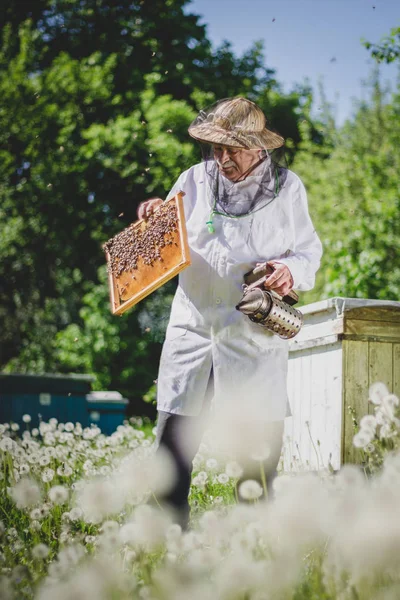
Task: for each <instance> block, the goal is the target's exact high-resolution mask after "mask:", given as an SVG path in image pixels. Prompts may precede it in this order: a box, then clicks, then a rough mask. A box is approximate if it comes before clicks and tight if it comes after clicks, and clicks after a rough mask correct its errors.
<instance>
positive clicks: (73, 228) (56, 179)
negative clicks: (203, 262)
mask: <svg viewBox="0 0 400 600" xmlns="http://www.w3.org/2000/svg"><path fill="white" fill-rule="evenodd" d="M186 4H187V2H186V0H168V2H165V1H164V0H154V1H152V2H143V1H138V0H120V1H119V2H118V3H116V4H115V3H114V4H113V3H111V4H110V3H109V2H106V1H105V0H80V1H78V0H33V1H32V2H30V3H22V4H21V3H18V2H15V1H14V0H6V2H5V3H3V4H2V6H1V8H0V24H1V26H2V27H1V43H0V182H1V183H0V219H1V222H2V238H1V244H0V281H1V284H0V319H1V324H0V325H1V326H0V365H1V367H2V368H3V369H5V370H7V371H16V370H18V371H22V372H27V371H32V372H44V371H60V372H65V371H69V370H74V371H78V372H83V371H89V372H90V373H92V374H94V375H95V376H96V385H97V387H105V386H107V387H108V386H112V387H116V388H117V389H119V390H120V391H122V392H123V393H124V394H125V393H126V394H128V392H130V394H129V397H132V396H133V397H135V396H136V397H140V396H141V395H143V393H144V392H145V391H146V390H147V389H148V388H149V386H150V385H151V382H152V381H153V380H154V379H155V377H156V373H157V363H158V355H159V351H160V342H161V341H162V332H163V330H164V329H165V322H166V319H167V318H168V309H169V303H170V296H171V293H172V291H173V287H171V285H170V286H168V287H166V288H165V289H162V290H160V292H159V293H158V295H157V296H155V298H157V299H158V300H157V301H156V300H153V298H149V300H147V301H144V302H143V303H141V306H140V310H137V311H132V312H131V313H130V314H129V315H127V316H124V317H122V318H117V317H113V316H111V314H110V313H109V308H108V299H107V296H108V292H107V284H106V281H105V279H104V277H103V276H100V277H99V275H98V273H99V268H100V267H101V265H103V264H104V253H103V251H102V248H101V245H102V244H103V243H104V242H105V241H106V240H107V239H109V238H110V237H111V236H113V235H114V234H115V233H117V232H118V231H120V230H121V229H122V227H124V226H127V225H128V224H129V223H131V222H132V221H134V220H135V219H136V209H137V206H138V203H139V202H141V201H142V200H144V199H145V198H147V197H149V196H150V195H151V196H161V197H164V196H165V195H166V193H167V191H168V190H169V188H170V187H171V185H172V184H173V183H174V181H175V180H176V178H177V177H178V175H179V174H180V172H181V171H182V170H184V169H186V168H188V167H189V166H191V165H192V164H193V163H195V162H197V161H198V160H199V153H198V148H197V146H196V145H195V143H194V142H193V140H191V139H190V138H189V136H188V134H187V126H188V125H189V123H190V122H191V120H192V119H193V118H194V116H195V115H196V112H197V111H198V110H199V109H200V108H202V107H204V106H205V105H207V104H211V103H212V102H214V101H215V100H216V99H217V98H220V97H226V96H227V95H235V94H246V95H248V96H250V97H253V98H257V97H260V99H261V98H262V102H263V107H264V108H265V110H266V111H268V109H269V108H270V109H271V111H273V112H274V114H276V115H277V118H279V120H281V121H282V124H284V125H282V126H283V127H284V128H285V132H284V133H285V135H287V136H288V137H289V138H290V139H292V140H293V146H295V145H296V143H297V141H299V140H300V136H299V128H298V123H297V120H298V115H299V114H301V106H302V104H303V103H304V98H305V95H306V93H305V91H304V90H300V89H299V90H297V91H295V92H293V93H291V94H290V95H289V96H288V97H287V98H286V97H285V96H284V95H282V94H281V92H280V89H279V85H278V84H277V82H276V81H275V79H274V72H273V71H272V70H271V69H268V68H266V67H265V66H264V57H263V50H262V45H261V44H260V43H259V42H257V43H255V44H254V46H253V47H252V48H250V49H249V50H248V51H247V52H245V53H244V54H243V56H240V57H237V56H235V55H234V54H233V52H232V50H231V47H230V45H229V44H228V43H224V44H223V45H222V46H221V47H220V48H217V49H216V50H215V51H214V50H213V49H212V48H211V44H210V42H209V40H208V38H207V35H206V30H205V27H204V26H202V25H199V23H198V17H197V16H195V15H192V14H189V13H188V11H184V8H185V5H186ZM276 126H277V128H278V127H279V125H278V123H277V124H276ZM139 315H142V317H141V319H142V320H143V322H144V321H146V319H147V322H148V320H149V319H150V320H151V321H152V323H154V322H157V323H159V322H161V323H162V325H161V326H160V327H158V328H157V327H154V326H153V325H152V327H151V332H150V333H149V334H146V335H144V330H145V329H148V327H145V328H144V329H143V327H142V326H141V325H140V324H139V320H138V319H139ZM75 338H78V341H76V342H75V341H74V340H75ZM83 338H85V339H83Z"/></svg>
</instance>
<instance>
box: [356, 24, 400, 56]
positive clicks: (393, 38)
mask: <svg viewBox="0 0 400 600" xmlns="http://www.w3.org/2000/svg"><path fill="white" fill-rule="evenodd" d="M363 43H364V46H365V47H366V48H367V50H370V51H371V55H372V56H373V57H374V58H375V60H376V61H377V62H378V63H379V62H385V63H391V62H393V61H395V60H397V59H398V58H399V57H400V27H393V29H391V31H390V35H387V36H385V37H384V38H383V39H382V40H381V43H380V44H372V43H371V42H366V41H364V42H363Z"/></svg>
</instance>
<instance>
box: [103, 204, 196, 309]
mask: <svg viewBox="0 0 400 600" xmlns="http://www.w3.org/2000/svg"><path fill="white" fill-rule="evenodd" d="M183 195H184V194H183V192H179V193H178V194H177V195H176V196H174V197H173V198H171V199H170V200H168V202H164V203H163V204H162V205H161V206H160V207H159V208H158V209H157V210H156V211H155V212H154V214H153V215H152V216H151V217H150V218H149V219H148V220H146V221H145V220H143V219H142V220H140V221H136V222H135V223H132V224H131V225H130V226H129V227H128V228H126V229H124V231H122V232H121V233H120V234H118V235H116V236H115V237H114V238H112V239H111V240H109V241H108V242H107V243H106V244H104V250H105V253H106V259H107V266H108V278H109V286H110V301H111V312H112V313H113V314H115V315H121V314H122V313H124V312H125V311H126V310H128V308H131V307H132V306H134V305H135V304H137V303H138V302H140V300H143V298H145V297H146V296H148V295H149V294H151V293H152V292H154V291H155V290H156V289H157V288H159V287H161V286H162V285H163V284H164V283H166V282H167V281H169V280H170V279H172V278H173V277H175V275H177V274H178V273H179V272H180V271H182V270H183V269H185V268H186V267H187V266H188V265H190V254H189V246H188V241H187V232H186V223H185V214H184V209H183ZM160 223H163V224H164V225H167V230H168V232H167V233H162V232H160ZM133 247H136V248H138V247H139V248H142V254H141V253H140V252H139V254H137V250H135V253H134V254H135V259H134V260H133V259H132V258H130V259H129V256H133V254H132V248H133ZM127 256H128V259H127ZM133 263H134V264H133Z"/></svg>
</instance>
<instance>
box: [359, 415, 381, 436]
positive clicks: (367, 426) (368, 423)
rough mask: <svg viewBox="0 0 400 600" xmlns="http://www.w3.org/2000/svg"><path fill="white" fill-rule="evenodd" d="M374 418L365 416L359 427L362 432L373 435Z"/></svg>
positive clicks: (374, 428)
mask: <svg viewBox="0 0 400 600" xmlns="http://www.w3.org/2000/svg"><path fill="white" fill-rule="evenodd" d="M376 426H377V422H376V417H374V416H373V415H365V416H364V417H363V418H362V419H361V421H360V427H361V429H362V430H365V431H369V432H371V433H373V434H375V431H376Z"/></svg>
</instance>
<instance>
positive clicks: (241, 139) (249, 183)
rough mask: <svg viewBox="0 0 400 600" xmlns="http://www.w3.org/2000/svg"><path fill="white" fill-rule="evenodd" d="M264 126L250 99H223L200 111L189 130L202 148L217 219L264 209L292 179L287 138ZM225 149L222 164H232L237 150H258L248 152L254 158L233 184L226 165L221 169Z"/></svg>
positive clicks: (262, 119)
mask: <svg viewBox="0 0 400 600" xmlns="http://www.w3.org/2000/svg"><path fill="white" fill-rule="evenodd" d="M265 125H266V119H265V116H264V113H263V112H262V110H261V109H260V108H259V107H258V106H257V105H256V104H254V102H251V101H250V100H247V99H246V98H228V99H225V100H220V101H219V102H217V103H216V104H213V105H212V106H211V107H209V108H208V109H206V110H202V111H200V113H199V115H198V117H197V118H196V119H195V120H194V121H193V123H192V124H191V125H190V127H189V134H190V135H191V136H192V137H193V138H195V139H196V140H198V141H199V142H200V145H201V149H202V155H203V160H204V161H205V170H206V174H207V180H208V184H209V186H210V190H211V195H212V208H213V214H216V213H217V214H218V213H219V214H222V215H225V216H229V217H241V216H244V215H247V214H249V213H252V212H255V211H257V210H260V209H262V208H264V207H265V206H266V205H267V204H269V203H270V202H272V201H273V200H274V199H275V198H276V197H277V196H278V194H279V191H280V190H281V189H282V187H283V185H284V183H285V181H286V177H287V169H286V168H285V166H283V165H284V154H283V151H282V150H283V148H282V146H283V144H284V139H283V138H282V137H281V136H280V135H279V134H277V133H274V132H273V131H271V130H269V129H267V128H266V126H265ZM224 148H227V150H226V152H225V153H224V155H223V156H224V159H223V160H229V158H227V156H228V155H227V152H230V153H232V158H233V160H235V153H236V152H237V151H239V152H242V151H243V150H245V151H246V150H256V152H252V153H248V152H247V155H249V154H250V155H251V156H253V155H254V158H252V157H251V161H252V162H251V163H250V166H249V167H248V168H246V170H245V172H244V173H243V174H242V175H241V176H238V177H237V178H236V179H235V180H234V181H233V180H232V178H228V177H226V176H224V174H223V170H221V162H220V165H218V161H219V160H220V159H219V156H218V151H219V152H220V151H221V149H224ZM277 149H280V151H279V150H277ZM247 155H246V159H247V158H248V156H247ZM226 164H228V163H226Z"/></svg>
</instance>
